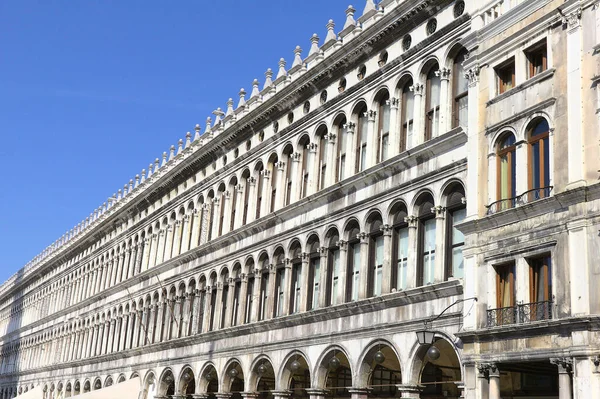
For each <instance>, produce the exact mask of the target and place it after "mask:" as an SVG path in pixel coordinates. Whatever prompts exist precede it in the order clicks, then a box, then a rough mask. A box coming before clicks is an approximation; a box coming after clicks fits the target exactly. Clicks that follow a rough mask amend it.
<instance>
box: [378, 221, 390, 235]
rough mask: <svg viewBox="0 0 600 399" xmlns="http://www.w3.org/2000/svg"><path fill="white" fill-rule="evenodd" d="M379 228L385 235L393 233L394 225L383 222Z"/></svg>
mask: <svg viewBox="0 0 600 399" xmlns="http://www.w3.org/2000/svg"><path fill="white" fill-rule="evenodd" d="M379 230H381V232H382V233H383V235H384V236H391V235H392V226H390V225H389V224H382V225H381V226H379Z"/></svg>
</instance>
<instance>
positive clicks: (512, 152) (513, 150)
mask: <svg viewBox="0 0 600 399" xmlns="http://www.w3.org/2000/svg"><path fill="white" fill-rule="evenodd" d="M509 134H512V133H509ZM505 137H506V136H502V137H500V140H498V142H497V143H496V200H497V201H500V200H505V199H509V198H501V196H502V194H501V191H502V190H501V188H502V179H501V176H502V169H501V165H502V157H503V156H504V155H507V154H508V168H509V171H508V172H509V176H510V179H509V190H508V191H509V192H511V193H514V194H516V191H515V187H516V182H515V181H513V178H512V177H513V170H512V164H513V160H512V158H513V157H516V156H517V144H516V142H515V144H513V145H511V146H508V147H506V148H503V149H500V144H501V141H502V140H503V139H504V138H505ZM508 207H509V208H512V207H513V203H512V202H511V203H509V205H508Z"/></svg>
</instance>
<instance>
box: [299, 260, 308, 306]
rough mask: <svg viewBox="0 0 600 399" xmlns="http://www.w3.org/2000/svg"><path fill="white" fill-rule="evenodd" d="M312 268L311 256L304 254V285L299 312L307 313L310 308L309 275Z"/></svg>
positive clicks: (301, 285) (302, 277) (302, 285)
mask: <svg viewBox="0 0 600 399" xmlns="http://www.w3.org/2000/svg"><path fill="white" fill-rule="evenodd" d="M309 266H310V256H309V254H307V253H306V252H303V253H302V276H301V277H300V278H301V279H302V283H301V284H300V306H298V312H306V309H307V308H308V284H310V282H309V281H308V274H309V270H308V268H309Z"/></svg>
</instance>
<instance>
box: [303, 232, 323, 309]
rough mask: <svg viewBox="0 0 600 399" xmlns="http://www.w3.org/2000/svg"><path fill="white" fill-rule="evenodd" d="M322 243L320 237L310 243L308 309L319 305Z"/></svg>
mask: <svg viewBox="0 0 600 399" xmlns="http://www.w3.org/2000/svg"><path fill="white" fill-rule="evenodd" d="M319 248H320V243H319V239H318V238H316V237H315V238H314V239H313V240H311V241H309V243H308V253H309V254H308V255H309V264H308V287H307V288H308V292H307V300H308V303H307V305H306V310H313V309H317V308H318V307H319V294H320V293H321V287H320V281H321V257H320V252H319Z"/></svg>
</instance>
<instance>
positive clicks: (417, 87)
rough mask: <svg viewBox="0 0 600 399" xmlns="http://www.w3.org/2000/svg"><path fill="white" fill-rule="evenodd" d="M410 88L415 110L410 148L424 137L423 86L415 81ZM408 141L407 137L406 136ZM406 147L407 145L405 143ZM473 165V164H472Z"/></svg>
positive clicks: (421, 141) (419, 142)
mask: <svg viewBox="0 0 600 399" xmlns="http://www.w3.org/2000/svg"><path fill="white" fill-rule="evenodd" d="M410 90H411V91H412V92H413V93H414V97H415V99H414V102H415V103H414V105H415V110H414V114H413V117H414V119H413V120H414V129H413V137H412V143H411V146H410V148H412V147H416V146H418V145H419V144H421V143H423V140H424V137H425V130H424V125H423V122H424V121H425V115H423V91H424V86H423V84H421V83H415V84H414V85H413V86H411V87H410ZM406 139H407V141H408V137H407V138H406ZM407 148H409V147H408V145H407ZM474 165H475V164H474Z"/></svg>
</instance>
